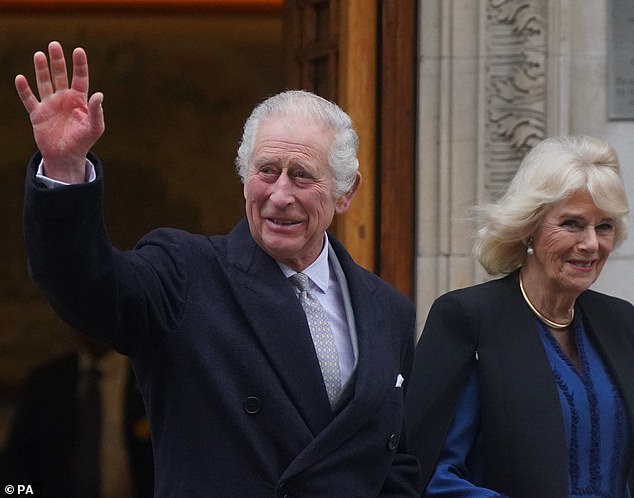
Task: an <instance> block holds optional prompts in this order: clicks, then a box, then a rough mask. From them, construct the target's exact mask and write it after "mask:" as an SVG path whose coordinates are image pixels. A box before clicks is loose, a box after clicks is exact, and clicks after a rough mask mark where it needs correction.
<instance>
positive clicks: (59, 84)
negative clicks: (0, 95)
mask: <svg viewBox="0 0 634 498" xmlns="http://www.w3.org/2000/svg"><path fill="white" fill-rule="evenodd" d="M48 55H49V59H50V69H49V63H48V60H47V57H46V54H44V52H36V53H35V54H34V56H33V64H34V66H35V79H36V82H37V90H38V93H39V96H40V100H38V99H37V97H36V96H35V94H34V93H33V90H31V87H30V86H29V83H28V81H27V79H26V77H24V76H23V75H22V74H19V75H17V76H16V78H15V88H16V90H17V91H18V95H19V96H20V99H21V100H22V104H24V107H25V109H26V110H27V112H28V113H29V117H30V119H31V124H32V126H33V136H34V138H35V143H36V144H37V147H38V149H39V150H40V152H41V154H42V158H43V160H44V171H45V174H46V176H48V177H50V178H53V179H55V180H59V181H63V182H66V183H82V182H84V181H85V171H86V169H85V168H86V154H87V153H88V151H89V150H90V149H91V148H92V146H93V145H94V144H95V143H96V142H97V140H98V139H99V137H101V135H102V134H103V132H104V129H105V125H104V118H103V110H102V107H101V103H102V101H103V94H102V93H100V92H96V93H94V94H93V95H92V96H91V97H90V99H89V98H88V59H87V57H86V52H85V51H84V50H83V49H82V48H76V49H75V50H74V51H73V75H72V81H71V84H70V87H69V85H68V73H67V70H66V60H65V58H64V51H63V49H62V46H61V44H60V43H58V42H56V41H53V42H51V43H49V45H48Z"/></svg>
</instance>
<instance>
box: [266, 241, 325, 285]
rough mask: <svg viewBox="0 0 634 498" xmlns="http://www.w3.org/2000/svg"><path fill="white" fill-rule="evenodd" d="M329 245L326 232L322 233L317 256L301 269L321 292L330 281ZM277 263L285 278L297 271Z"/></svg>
mask: <svg viewBox="0 0 634 498" xmlns="http://www.w3.org/2000/svg"><path fill="white" fill-rule="evenodd" d="M329 247H330V243H329V242H328V234H324V247H323V248H322V250H321V253H319V256H317V259H316V260H315V261H313V263H312V264H311V265H310V266H309V267H308V268H306V269H304V270H303V271H302V273H303V274H304V275H306V276H307V277H308V278H309V279H310V280H311V281H312V282H313V283H314V284H315V285H316V286H317V287H318V288H319V290H320V291H322V292H324V293H325V292H326V291H327V290H328V284H329V283H330V265H329V264H328V248H329ZM277 264H278V265H279V266H280V268H281V270H282V272H283V273H284V276H285V277H286V278H288V277H291V276H293V275H295V273H297V272H296V271H295V270H293V269H292V268H291V267H289V266H287V265H285V264H284V263H280V262H279V261H278V262H277Z"/></svg>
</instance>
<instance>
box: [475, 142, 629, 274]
mask: <svg viewBox="0 0 634 498" xmlns="http://www.w3.org/2000/svg"><path fill="white" fill-rule="evenodd" d="M579 191H587V192H589V194H590V196H591V197H592V199H593V201H594V203H595V204H596V206H597V207H598V208H599V209H601V210H603V211H605V212H606V213H609V214H610V216H613V217H614V220H615V240H614V244H615V247H616V246H618V245H620V244H621V243H622V242H623V241H624V240H625V239H626V237H627V216H628V214H629V208H628V202H627V195H626V193H625V186H624V184H623V180H622V178H621V174H620V166H619V158H618V155H617V154H616V151H615V150H614V149H613V148H612V147H611V146H610V145H609V144H608V143H607V142H605V141H604V140H602V139H600V138H596V137H589V136H561V137H551V138H547V139H545V140H543V141H542V142H540V143H538V144H537V145H536V146H535V147H534V148H533V149H531V150H530V151H529V153H528V154H526V156H525V157H524V159H523V160H522V162H521V164H520V166H519V169H518V170H517V173H516V174H515V176H514V177H513V179H512V180H511V183H510V184H509V187H508V189H507V191H506V193H505V194H504V195H503V196H502V197H501V198H500V199H499V200H498V201H496V202H493V203H489V204H485V205H481V206H477V207H476V208H475V213H474V214H475V215H476V218H477V219H478V220H479V228H478V229H477V232H476V236H475V244H474V248H473V252H474V254H475V256H476V257H477V258H478V261H479V262H480V264H481V265H482V266H483V267H484V269H485V270H486V271H487V272H488V273H489V274H490V275H499V274H506V273H511V272H512V271H514V270H516V269H517V268H519V267H521V266H522V265H523V264H524V261H525V259H526V240H527V239H528V237H529V236H530V235H531V234H532V233H533V232H534V231H535V230H536V229H537V228H538V227H539V226H540V224H541V223H542V220H543V218H544V214H545V213H546V211H547V210H548V208H549V207H550V206H551V205H552V204H554V203H556V202H558V201H560V200H563V199H565V198H566V197H568V196H570V195H572V194H574V193H575V192H579Z"/></svg>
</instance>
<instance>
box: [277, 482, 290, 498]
mask: <svg viewBox="0 0 634 498" xmlns="http://www.w3.org/2000/svg"><path fill="white" fill-rule="evenodd" d="M287 487H288V486H287V485H286V481H282V482H280V483H279V484H278V485H277V496H278V498H288V490H287Z"/></svg>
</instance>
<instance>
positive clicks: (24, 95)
mask: <svg viewBox="0 0 634 498" xmlns="http://www.w3.org/2000/svg"><path fill="white" fill-rule="evenodd" d="M15 89H16V90H17V91H18V95H19V96H20V100H21V101H22V104H23V105H24V108H25V109H26V112H28V113H29V114H31V111H33V109H35V107H36V106H37V104H38V103H39V102H38V100H37V98H36V97H35V95H34V94H33V90H31V87H30V86H29V82H28V80H27V79H26V78H25V77H24V75H22V74H18V75H17V76H16V77H15Z"/></svg>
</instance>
